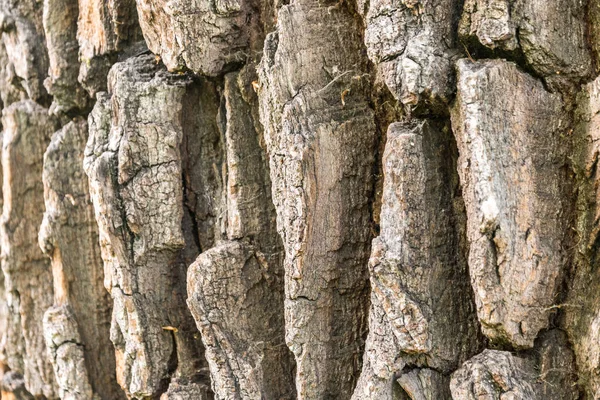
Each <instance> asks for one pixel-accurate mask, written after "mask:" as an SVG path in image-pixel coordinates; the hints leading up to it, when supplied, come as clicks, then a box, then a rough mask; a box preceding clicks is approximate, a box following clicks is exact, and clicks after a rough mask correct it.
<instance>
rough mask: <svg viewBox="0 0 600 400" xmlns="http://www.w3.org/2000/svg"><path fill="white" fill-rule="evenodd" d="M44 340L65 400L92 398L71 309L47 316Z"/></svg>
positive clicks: (56, 310)
mask: <svg viewBox="0 0 600 400" xmlns="http://www.w3.org/2000/svg"><path fill="white" fill-rule="evenodd" d="M44 337H45V339H46V346H47V347H48V352H49V353H50V360H51V361H52V365H53V367H54V373H55V375H56V380H57V383H58V395H59V397H60V398H61V399H62V400H85V399H92V398H93V395H94V394H93V391H92V386H91V385H90V380H89V377H88V373H87V368H86V366H85V357H84V354H83V348H84V347H83V344H82V343H81V337H80V335H79V331H78V326H77V321H75V317H74V315H73V313H72V312H71V310H70V309H69V307H68V306H61V307H52V308H49V309H48V310H47V311H46V314H44Z"/></svg>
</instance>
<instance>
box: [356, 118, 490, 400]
mask: <svg viewBox="0 0 600 400" xmlns="http://www.w3.org/2000/svg"><path fill="white" fill-rule="evenodd" d="M448 125H449V123H448V122H444V121H435V122H433V121H431V122H430V121H415V122H414V123H404V124H401V123H395V124H392V125H390V127H389V129H388V132H387V143H386V149H385V153H384V154H383V173H384V176H385V182H384V186H383V202H382V203H383V204H382V208H381V215H380V218H381V232H380V235H379V237H378V238H376V239H375V240H374V241H373V249H372V253H371V259H370V261H369V268H370V273H371V310H370V316H369V321H370V322H369V336H368V338H367V345H366V349H365V358H364V360H363V362H364V367H363V372H362V374H361V378H360V379H359V383H358V386H357V388H356V390H355V392H354V397H353V398H355V399H363V398H364V399H375V398H382V399H383V398H391V396H392V390H393V389H394V386H393V382H394V381H395V380H396V379H399V383H400V386H401V387H402V390H404V391H405V392H407V393H408V394H409V395H410V396H412V398H432V399H433V398H445V397H447V396H443V395H442V394H443V393H445V392H447V387H448V382H447V380H448V377H447V375H448V374H449V373H450V372H452V371H453V370H455V369H456V368H457V367H458V366H459V364H460V363H461V362H462V361H464V360H466V359H467V358H469V357H470V356H472V355H473V354H475V353H477V351H478V350H479V349H480V347H481V344H482V343H481V338H480V337H479V333H478V330H479V329H478V326H477V318H476V315H475V305H474V302H473V300H472V294H471V289H470V285H469V276H468V272H467V268H466V259H465V257H464V256H465V254H462V253H461V251H462V247H463V246H461V239H463V238H461V237H460V235H461V226H460V224H461V223H464V217H463V215H464V214H463V213H464V209H463V208H462V207H461V206H462V204H461V202H460V198H456V196H459V194H458V193H456V187H457V186H456V185H457V183H458V177H457V176H456V170H455V166H454V165H453V146H452V142H451V133H450V130H449V126H448ZM438 209H441V210H443V212H435V211H436V210H438ZM431 227H436V228H437V229H436V230H435V231H433V230H431ZM462 244H463V245H464V243H462ZM440 282H452V283H453V285H452V291H449V290H448V288H447V287H445V286H444V285H441V284H439V283H440ZM451 332H460V334H452V333H451ZM428 367H429V368H433V370H430V369H427V368H428ZM423 375H424V376H426V378H423V377H422V376H423ZM417 382H420V383H417ZM436 393H437V394H436Z"/></svg>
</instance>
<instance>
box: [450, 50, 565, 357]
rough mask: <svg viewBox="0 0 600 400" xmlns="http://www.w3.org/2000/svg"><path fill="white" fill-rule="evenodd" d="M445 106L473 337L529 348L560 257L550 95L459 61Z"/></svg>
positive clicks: (527, 81) (508, 74)
mask: <svg viewBox="0 0 600 400" xmlns="http://www.w3.org/2000/svg"><path fill="white" fill-rule="evenodd" d="M457 68H458V85H457V86H458V91H457V98H456V102H455V105H454V108H453V114H452V125H453V127H454V129H455V134H456V139H457V142H458V149H459V153H460V157H459V160H458V165H459V173H460V174H461V181H462V184H463V193H464V196H465V204H466V208H467V216H468V224H467V235H468V237H469V242H470V250H469V266H470V273H471V281H472V283H473V288H474V290H475V299H476V302H477V310H478V314H479V320H480V321H481V326H482V329H483V333H484V334H485V335H487V336H488V337H489V338H490V339H491V340H492V342H495V343H498V344H502V343H507V344H509V345H511V346H514V347H515V348H526V347H532V346H533V342H534V340H535V338H536V337H537V335H538V332H539V331H540V330H542V329H544V328H546V327H547V326H548V315H549V313H550V311H552V307H551V305H552V304H553V302H554V301H555V299H556V294H557V293H556V289H557V287H558V285H559V284H560V282H561V273H562V271H563V270H564V266H565V260H564V256H563V249H562V246H561V243H562V240H561V239H562V238H563V237H564V235H565V231H566V226H567V224H566V223H565V216H566V215H565V214H566V213H565V210H564V207H563V205H562V199H563V196H562V195H563V194H564V193H565V190H564V183H565V182H564V180H563V179H562V175H561V167H562V164H561V162H562V160H563V159H564V155H563V154H561V150H562V149H563V148H564V145H561V142H562V139H561V135H562V134H564V133H566V129H567V119H568V117H567V116H565V115H564V113H563V112H562V104H561V101H560V96H559V95H557V94H552V93H548V92H547V91H546V90H545V89H544V87H543V86H542V84H541V83H540V82H538V81H536V80H535V79H533V78H531V77H530V76H528V75H526V74H525V73H523V72H520V71H519V70H518V69H517V67H516V65H514V64H512V63H509V62H506V61H496V60H493V61H485V62H477V63H473V62H470V61H468V60H462V61H460V62H459V63H458V65H457Z"/></svg>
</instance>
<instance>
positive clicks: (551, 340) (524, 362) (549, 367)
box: [450, 330, 579, 400]
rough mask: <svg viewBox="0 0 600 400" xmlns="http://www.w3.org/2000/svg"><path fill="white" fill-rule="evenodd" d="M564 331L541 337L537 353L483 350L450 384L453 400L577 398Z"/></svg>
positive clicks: (572, 366)
mask: <svg viewBox="0 0 600 400" xmlns="http://www.w3.org/2000/svg"><path fill="white" fill-rule="evenodd" d="M567 346H568V345H567V342H566V335H565V334H564V332H561V331H558V330H552V331H549V332H546V333H544V334H542V335H541V339H540V348H539V350H538V353H537V354H534V355H531V354H525V355H515V354H513V353H510V352H507V351H499V350H489V349H488V350H484V351H483V352H482V353H480V354H478V355H476V356H475V357H473V358H471V359H470V360H469V361H467V362H466V363H464V364H463V366H462V367H461V368H460V369H458V370H457V371H456V372H455V373H454V374H453V375H452V380H451V382H450V389H451V391H452V398H453V399H465V400H473V399H532V400H535V399H548V398H551V399H557V400H567V399H577V398H579V393H578V391H577V388H576V387H575V386H574V385H573V378H574V376H575V375H574V372H575V370H574V362H573V361H574V357H573V353H572V352H571V351H570V350H569V349H568V347H567Z"/></svg>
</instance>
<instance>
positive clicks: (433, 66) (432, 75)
mask: <svg viewBox="0 0 600 400" xmlns="http://www.w3.org/2000/svg"><path fill="white" fill-rule="evenodd" d="M365 4H368V11H367V12H366V15H364V23H365V26H366V29H365V44H366V46H367V51H368V54H369V58H370V59H371V60H372V61H373V62H374V63H375V64H376V65H377V67H378V68H379V70H380V72H381V73H382V75H383V77H384V81H385V83H386V84H387V86H388V88H389V89H390V91H391V93H392V94H393V95H394V97H395V98H396V99H398V100H400V101H401V102H402V103H403V104H406V105H409V106H411V107H414V106H422V105H423V104H425V105H428V106H434V107H435V108H437V109H438V110H439V109H440V108H442V109H443V107H444V106H445V105H446V103H448V102H449V100H450V98H451V95H452V93H453V91H454V90H453V86H454V84H453V83H454V80H453V75H454V72H453V68H454V66H453V64H454V61H455V60H456V59H457V56H458V52H457V51H456V50H455V49H454V46H455V42H456V36H457V35H456V26H455V25H456V20H457V17H458V14H459V12H460V8H459V2H457V1H455V0H442V1H433V0H426V1H417V0H376V1H372V2H370V3H369V2H366V1H358V5H359V12H360V11H363V12H364V10H361V8H363V7H365ZM361 6H362V7H361Z"/></svg>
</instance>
